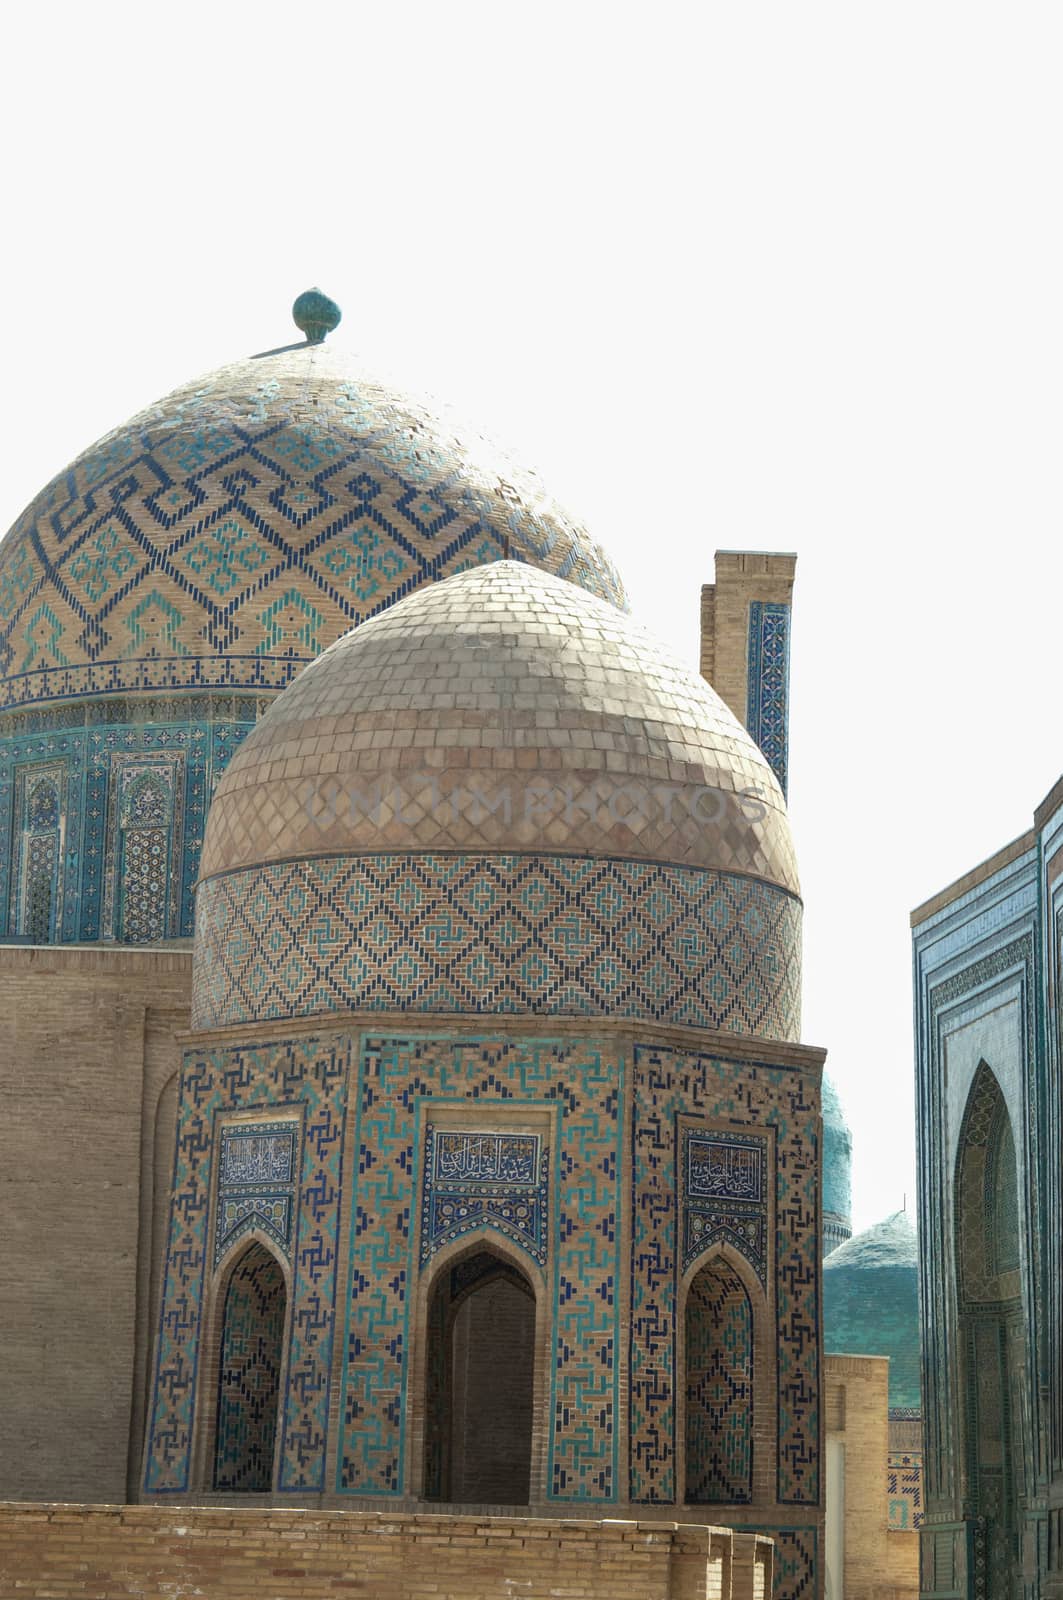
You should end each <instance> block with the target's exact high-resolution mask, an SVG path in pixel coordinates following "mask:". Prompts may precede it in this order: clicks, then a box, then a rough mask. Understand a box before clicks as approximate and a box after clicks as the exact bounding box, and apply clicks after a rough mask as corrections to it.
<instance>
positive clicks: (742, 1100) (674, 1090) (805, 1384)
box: [630, 1045, 820, 1506]
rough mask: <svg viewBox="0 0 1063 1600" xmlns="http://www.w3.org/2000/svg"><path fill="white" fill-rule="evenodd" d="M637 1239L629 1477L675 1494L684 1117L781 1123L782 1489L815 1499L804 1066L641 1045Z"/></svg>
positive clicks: (811, 1214) (811, 1105) (800, 1501)
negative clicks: (676, 1265)
mask: <svg viewBox="0 0 1063 1600" xmlns="http://www.w3.org/2000/svg"><path fill="white" fill-rule="evenodd" d="M634 1070H635V1083H634V1085H633V1089H632V1095H633V1102H634V1105H635V1108H636V1117H635V1126H634V1130H633V1151H632V1156H633V1161H634V1172H633V1183H634V1205H633V1231H632V1241H631V1345H630V1349H631V1358H630V1360H631V1366H630V1394H631V1400H630V1404H631V1486H630V1498H631V1500H632V1502H634V1503H636V1504H652V1505H661V1504H669V1503H672V1502H674V1501H675V1499H676V1493H677V1486H676V1448H675V1429H676V1415H675V1404H674V1399H673V1393H674V1374H675V1344H676V1278H675V1272H674V1268H673V1263H674V1261H675V1256H676V1243H677V1239H678V1236H679V1226H680V1218H679V1216H678V1209H679V1183H678V1181H677V1180H678V1172H677V1167H678V1165H679V1162H680V1159H681V1157H680V1150H679V1148H677V1146H678V1135H677V1123H676V1119H677V1117H679V1116H685V1117H688V1118H694V1117H706V1118H711V1119H713V1120H714V1121H715V1120H716V1119H719V1120H720V1121H721V1122H726V1123H727V1124H729V1125H730V1126H731V1127H733V1128H735V1129H737V1130H739V1131H742V1130H744V1129H745V1128H749V1129H750V1131H752V1130H753V1129H754V1128H757V1127H761V1128H762V1127H765V1126H767V1127H771V1128H774V1130H775V1141H776V1157H775V1171H776V1180H775V1194H774V1197H773V1200H774V1217H775V1222H774V1240H773V1245H774V1274H773V1277H772V1278H771V1279H769V1294H770V1299H769V1305H773V1311H774V1340H775V1346H776V1350H777V1384H778V1389H777V1402H776V1403H777V1416H778V1466H777V1484H776V1492H777V1498H778V1499H779V1501H780V1502H782V1503H783V1504H788V1505H810V1506H814V1505H816V1504H817V1503H818V1500H819V1390H820V1373H819V1339H818V1328H819V1325H820V1308H819V1281H820V1265H819V1255H818V1229H817V1227H816V1221H817V1217H818V1214H819V1196H818V1192H817V1191H818V1163H819V1150H818V1142H819V1136H818V1128H817V1123H818V1115H819V1108H818V1094H817V1093H816V1092H815V1090H814V1089H813V1088H812V1086H811V1085H810V1084H809V1080H808V1079H807V1078H806V1076H805V1075H804V1074H803V1073H802V1072H800V1071H797V1070H785V1069H783V1068H779V1067H770V1068H769V1067H766V1066H760V1065H755V1064H751V1063H748V1062H739V1063H736V1062H729V1061H722V1060H718V1059H716V1058H713V1057H709V1056H702V1055H696V1054H692V1055H689V1054H684V1053H683V1052H681V1051H678V1050H670V1049H665V1048H660V1047H651V1046H649V1045H636V1047H635V1067H634Z"/></svg>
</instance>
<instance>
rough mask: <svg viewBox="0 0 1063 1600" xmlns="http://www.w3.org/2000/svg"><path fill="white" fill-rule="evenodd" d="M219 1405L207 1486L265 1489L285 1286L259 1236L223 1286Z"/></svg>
mask: <svg viewBox="0 0 1063 1600" xmlns="http://www.w3.org/2000/svg"><path fill="white" fill-rule="evenodd" d="M218 1307H219V1315H218V1316H217V1317H216V1319H215V1345H214V1348H215V1350H216V1352H217V1366H216V1369H215V1406H214V1417H213V1426H212V1428H211V1437H210V1441H209V1461H208V1466H207V1473H206V1486H207V1487H209V1488H210V1489H213V1490H217V1491H227V1492H230V1493H232V1492H235V1493H243V1494H255V1493H258V1494H268V1493H269V1492H270V1490H271V1489H272V1488H273V1482H274V1458H275V1455H276V1445H277V1433H278V1418H279V1414H280V1398H281V1392H282V1379H283V1368H284V1344H285V1328H286V1322H287V1311H288V1286H287V1283H286V1280H285V1273H284V1269H283V1267H282V1266H281V1263H280V1261H279V1260H278V1258H277V1257H276V1256H275V1255H274V1254H273V1252H272V1250H270V1249H269V1248H268V1247H267V1246H266V1244H265V1243H264V1242H263V1241H262V1240H261V1239H260V1238H257V1237H256V1238H252V1239H251V1241H250V1243H248V1244H246V1245H245V1246H244V1247H243V1248H242V1249H240V1250H237V1251H236V1252H235V1253H234V1255H233V1258H232V1259H231V1261H230V1263H228V1265H227V1266H226V1268H225V1270H224V1272H223V1275H222V1277H221V1279H220V1282H219V1289H218Z"/></svg>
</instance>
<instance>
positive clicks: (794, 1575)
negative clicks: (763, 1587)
mask: <svg viewBox="0 0 1063 1600" xmlns="http://www.w3.org/2000/svg"><path fill="white" fill-rule="evenodd" d="M762 1531H763V1532H764V1533H768V1534H770V1535H771V1537H772V1538H773V1539H774V1540H775V1576H774V1580H773V1583H772V1600H815V1596H816V1594H817V1592H818V1591H817V1584H816V1568H817V1562H818V1552H819V1538H818V1532H817V1530H816V1529H815V1528H764V1529H763V1530H762Z"/></svg>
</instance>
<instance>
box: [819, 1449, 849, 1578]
mask: <svg viewBox="0 0 1063 1600" xmlns="http://www.w3.org/2000/svg"><path fill="white" fill-rule="evenodd" d="M826 1488H827V1526H826V1537H825V1545H826V1568H827V1571H826V1580H825V1585H824V1600H845V1446H844V1444H843V1443H842V1441H841V1440H840V1439H828V1440H827V1485H826Z"/></svg>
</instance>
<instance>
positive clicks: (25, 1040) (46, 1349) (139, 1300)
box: [0, 946, 191, 1500]
mask: <svg viewBox="0 0 1063 1600" xmlns="http://www.w3.org/2000/svg"><path fill="white" fill-rule="evenodd" d="M190 967H191V952H190V951H188V950H182V949H179V948H178V949H164V950H158V949H157V950H153V951H140V950H129V949H125V950H123V949H116V948H113V947H112V948H101V947H93V948H88V947H77V946H75V947H71V948H66V949H56V948H51V949H45V948H34V947H28V946H4V947H0V1092H2V1095H3V1107H4V1114H3V1117H2V1118H0V1172H2V1174H3V1179H4V1188H5V1202H6V1204H5V1228H4V1247H3V1250H2V1252H0V1303H2V1305H3V1326H4V1342H3V1349H4V1360H3V1363H2V1365H0V1417H2V1419H3V1422H2V1434H0V1439H2V1443H0V1495H3V1496H4V1497H5V1498H7V1499H27V1500H35V1499H40V1498H42V1497H43V1496H47V1497H48V1498H49V1499H55V1498H57V1497H63V1498H69V1499H71V1500H100V1499H114V1500H121V1499H124V1498H125V1497H126V1495H127V1493H128V1483H127V1456H128V1454H129V1447H130V1438H131V1436H132V1438H133V1439H134V1440H138V1441H139V1439H140V1438H141V1437H142V1432H143V1423H142V1418H143V1385H144V1378H145V1367H146V1352H147V1348H148V1344H149V1342H150V1341H149V1338H148V1333H147V1330H148V1325H149V1324H148V1304H147V1302H148V1299H149V1297H150V1290H149V1274H150V1270H151V1268H150V1263H151V1247H150V1237H151V1228H152V1189H153V1187H154V1186H155V1176H156V1175H155V1173H154V1170H153V1168H154V1164H155V1146H156V1140H155V1138H154V1124H155V1112H156V1106H157V1105H158V1102H159V1099H160V1096H161V1095H163V1094H164V1088H165V1085H166V1083H167V1080H168V1079H170V1078H172V1077H173V1075H174V1074H175V1073H176V1071H177V1068H178V1064H179V1060H180V1055H179V1047H178V1045H177V1043H176V1040H175V1038H174V1034H175V1032H176V1030H177V1029H178V1028H182V1027H187V1025H188V1002H189V990H190V979H191V970H190ZM170 1106H171V1109H170V1115H171V1117H172V1116H173V1112H174V1110H175V1108H176V1101H175V1100H174V1099H173V1098H172V1097H171V1101H170ZM158 1145H159V1147H160V1149H165V1156H164V1157H160V1159H163V1160H164V1161H165V1167H166V1170H165V1173H164V1174H162V1175H161V1177H160V1184H161V1185H168V1183H169V1176H170V1169H171V1164H172V1161H173V1129H172V1125H171V1127H170V1129H169V1130H168V1132H167V1134H166V1136H165V1138H160V1139H159V1140H158ZM138 1257H139V1260H138ZM134 1466H135V1464H134ZM133 1481H134V1482H135V1481H136V1473H135V1471H134V1474H133Z"/></svg>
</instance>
